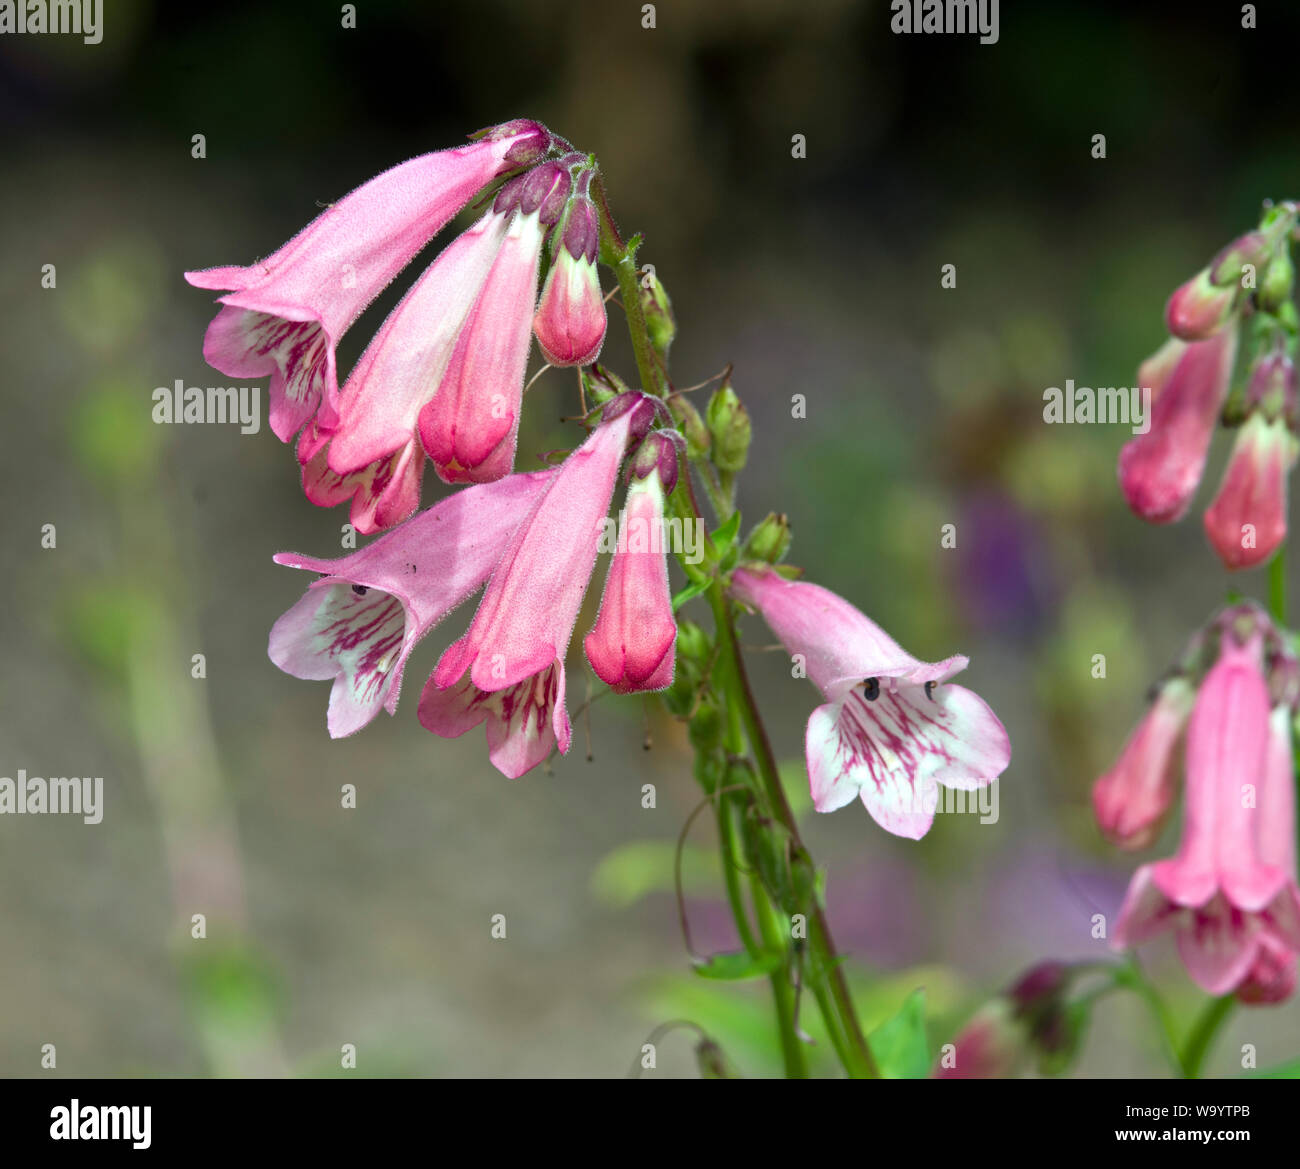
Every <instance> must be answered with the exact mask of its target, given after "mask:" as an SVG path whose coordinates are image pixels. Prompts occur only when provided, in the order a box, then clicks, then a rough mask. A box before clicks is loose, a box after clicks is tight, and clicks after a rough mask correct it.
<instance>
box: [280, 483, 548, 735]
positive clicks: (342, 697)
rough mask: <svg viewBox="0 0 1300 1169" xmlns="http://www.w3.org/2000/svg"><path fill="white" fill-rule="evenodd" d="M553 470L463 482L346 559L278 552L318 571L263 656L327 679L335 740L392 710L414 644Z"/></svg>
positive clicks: (299, 674)
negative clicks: (383, 710) (476, 483)
mask: <svg viewBox="0 0 1300 1169" xmlns="http://www.w3.org/2000/svg"><path fill="white" fill-rule="evenodd" d="M556 474H557V472H556V471H536V472H532V473H530V474H520V475H512V476H510V477H509V478H507V479H502V480H501V481H500V482H497V483H492V484H486V485H483V486H479V487H472V488H467V489H466V490H464V491H460V492H457V493H456V494H455V495H452V496H449V497H448V498H447V499H444V500H442V501H441V502H439V503H437V504H435V505H434V506H433V507H431V508H429V509H428V510H427V511H425V512H423V513H422V514H421V515H419V516H417V517H415V518H414V519H412V520H410V521H408V522H407V523H406V524H403V525H402V526H401V527H400V528H398V529H397V530H395V531H392V532H388V533H386V534H385V535H383V536H380V537H379V538H378V539H377V540H374V541H372V542H371V543H369V544H367V545H366V546H365V547H363V548H360V549H358V550H357V551H356V552H353V553H351V554H350V555H348V556H342V557H339V558H337V559H333V560H321V559H317V558H315V557H311V556H299V555H298V554H297V553H294V552H281V553H280V554H279V555H278V556H276V557H275V561H276V563H277V564H286V565H289V566H290V567H292V568H303V569H307V570H308V571H311V572H319V573H322V574H324V575H322V576H321V577H320V579H319V580H315V581H313V582H312V583H311V584H310V585H309V586H308V588H307V591H306V592H305V593H304V594H303V596H302V598H301V600H299V601H298V602H297V603H296V604H295V605H293V606H292V607H291V608H290V609H289V610H288V611H287V612H286V613H285V614H284V615H283V616H282V617H281V618H280V619H279V620H278V621H277V622H276V623H275V626H274V627H273V628H272V630H271V640H270V647H269V653H270V657H271V660H272V661H273V662H274V663H275V664H276V665H277V666H279V667H280V669H282V670H284V671H285V672H286V673H288V674H292V675H293V676H294V677H296V678H307V679H320V680H327V679H333V681H334V687H333V689H332V690H331V692H330V703H329V716H328V725H329V732H330V735H331V736H332V737H334V738H341V737H342V736H344V735H350V734H352V733H353V732H354V731H358V730H360V729H361V728H362V727H363V726H365V725H366V724H367V723H368V722H370V720H371V719H373V718H374V717H375V715H376V714H378V713H379V708H380V707H381V706H383V707H385V708H386V709H387V710H388V712H389V714H392V713H393V711H394V710H396V708H397V699H398V693H399V691H400V689H401V685H402V672H403V670H404V668H405V666H406V659H407V657H408V656H409V655H410V653H411V650H412V649H414V647H415V645H416V643H417V642H418V641H419V640H420V639H421V638H422V637H423V636H424V635H425V634H426V633H428V632H429V630H430V629H432V628H433V626H435V625H436V624H437V623H438V622H439V621H441V620H442V618H443V617H445V616H446V615H447V614H448V613H450V612H451V610H452V609H454V608H455V607H456V606H457V605H459V604H460V603H461V602H462V601H464V600H465V599H466V598H467V597H469V596H470V595H471V594H472V593H474V592H475V591H476V590H477V589H479V588H480V587H482V585H483V582H484V581H486V580H487V578H488V576H489V575H490V574H491V573H492V570H493V569H494V568H495V567H496V564H497V562H498V561H499V560H500V559H501V555H502V553H503V552H504V551H505V549H506V546H507V544H508V542H509V539H510V537H511V535H512V534H513V533H514V530H515V527H516V526H517V525H518V523H519V521H520V519H521V517H522V515H523V514H525V513H526V512H527V509H528V508H529V507H530V506H531V505H532V503H533V502H534V501H535V500H536V499H537V498H538V497H539V496H540V495H541V493H542V492H543V491H544V490H545V489H546V487H547V485H548V484H549V483H550V482H551V481H552V480H553V479H554V477H555V475H556Z"/></svg>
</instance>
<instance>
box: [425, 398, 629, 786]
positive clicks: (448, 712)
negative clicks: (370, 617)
mask: <svg viewBox="0 0 1300 1169" xmlns="http://www.w3.org/2000/svg"><path fill="white" fill-rule="evenodd" d="M645 404H646V405H648V403H645ZM618 405H619V399H615V401H614V402H612V403H610V406H609V407H606V410H607V412H609V413H614V414H615V415H616V416H615V417H614V418H613V419H612V420H611V421H607V422H604V423H603V424H602V425H600V426H598V427H597V428H596V430H595V431H594V432H593V433H592V434H591V436H590V437H589V438H588V439H587V441H586V442H584V443H583V444H582V446H580V447H579V448H578V449H577V450H576V451H574V452H573V453H572V454H571V455H569V457H568V458H567V459H565V461H564V464H563V465H562V466H561V467H560V469H559V471H558V473H557V474H556V475H555V478H554V479H553V480H552V481H551V484H550V486H549V487H548V488H547V490H546V492H545V494H543V495H542V496H541V498H540V499H538V501H537V503H536V504H535V505H534V507H533V509H532V511H531V513H530V514H529V515H528V516H527V518H526V519H525V520H524V521H523V523H522V524H520V526H519V528H518V529H517V530H516V532H515V534H514V536H513V537H512V539H511V542H510V546H509V548H508V549H507V550H506V552H505V555H504V556H503V557H502V559H501V563H500V566H499V567H498V568H497V570H496V572H495V573H494V574H493V577H492V580H491V583H490V584H489V585H488V587H487V591H486V593H484V595H483V600H482V601H481V602H480V603H479V607H478V611H477V612H476V613H475V614H474V620H473V621H472V622H471V624H470V627H469V630H468V632H467V633H466V634H465V636H464V637H462V638H461V639H460V640H459V641H457V642H454V643H453V644H452V645H450V646H449V647H448V648H447V650H446V652H445V653H444V654H443V655H442V658H441V659H440V660H439V662H438V665H437V667H436V668H435V669H434V671H433V675H432V676H431V677H430V678H429V681H428V683H427V685H426V686H425V688H424V693H423V695H422V696H421V699H420V721H421V722H422V723H423V724H424V726H425V727H427V728H428V729H429V730H430V731H432V732H433V733H434V734H436V735H442V736H443V737H444V738H449V737H455V736H457V735H461V734H464V733H465V732H466V731H467V730H469V729H470V728H471V727H474V726H477V725H478V724H479V723H481V722H483V721H485V720H487V721H488V747H489V757H490V758H491V760H492V762H493V763H494V764H495V765H496V766H497V767H498V768H499V769H500V770H501V771H502V772H503V773H505V774H506V775H508V776H510V777H511V778H515V777H517V776H519V775H522V774H523V773H524V772H525V771H527V770H528V769H529V768H531V767H534V766H536V765H537V764H538V763H540V762H541V761H542V760H543V759H545V758H546V756H547V755H548V754H549V752H550V749H551V746H552V745H553V744H558V746H559V749H560V751H561V752H562V753H563V752H567V751H568V749H569V740H570V725H569V715H568V711H567V710H566V709H565V706H564V695H565V676H564V658H565V655H566V653H567V651H568V646H569V639H570V637H571V636H572V633H573V626H574V623H575V622H576V621H577V619H578V610H579V608H580V607H581V605H582V598H583V594H584V593H585V592H586V591H587V584H588V582H589V580H590V578H591V570H592V568H593V567H594V566H595V561H596V553H597V547H598V543H599V539H600V534H601V530H602V527H603V523H602V521H603V520H604V519H605V516H606V514H607V513H608V511H609V504H610V498H611V496H612V495H613V492H614V482H615V480H616V478H617V477H618V468H619V464H620V463H621V462H622V460H623V453H624V451H625V449H626V447H627V441H628V436H629V434H632V433H636V432H637V430H638V429H639V430H640V433H644V428H645V427H646V426H648V424H649V416H647V415H646V413H645V411H644V410H643V409H642V405H641V404H638V405H636V406H634V408H633V409H630V410H629V409H626V408H622V407H620V408H621V409H622V412H621V413H618V412H617V411H616V410H611V409H610V407H615V406H618ZM650 414H651V416H652V414H653V408H652V407H651V408H650Z"/></svg>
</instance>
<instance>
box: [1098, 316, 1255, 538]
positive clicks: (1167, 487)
mask: <svg viewBox="0 0 1300 1169" xmlns="http://www.w3.org/2000/svg"><path fill="white" fill-rule="evenodd" d="M1237 332H1238V330H1237V327H1236V326H1235V325H1233V326H1232V327H1230V328H1225V329H1221V330H1220V331H1219V332H1217V333H1215V334H1214V335H1213V336H1212V337H1211V338H1210V339H1209V340H1207V341H1198V342H1195V343H1193V344H1190V345H1186V346H1185V347H1182V348H1179V346H1181V344H1182V343H1181V342H1178V343H1175V344H1174V345H1172V346H1171V345H1166V346H1165V347H1163V348H1162V349H1161V350H1160V351H1159V352H1158V353H1157V354H1156V355H1155V356H1154V357H1153V358H1152V359H1151V361H1150V362H1149V363H1147V364H1146V365H1145V366H1143V368H1142V369H1141V370H1139V380H1141V381H1143V384H1144V385H1145V384H1147V382H1146V378H1147V377H1150V378H1151V390H1152V397H1153V404H1152V409H1151V429H1150V430H1149V431H1147V433H1146V434H1139V435H1137V436H1135V437H1134V438H1132V439H1130V440H1129V441H1128V442H1127V443H1125V445H1124V448H1123V450H1121V451H1120V455H1119V481H1120V486H1121V487H1122V488H1123V491H1124V498H1125V499H1127V500H1128V505H1129V507H1131V508H1132V509H1133V511H1134V512H1135V513H1136V514H1137V515H1139V516H1141V517H1142V518H1143V519H1145V520H1150V521H1151V522H1152V523H1157V524H1167V523H1172V522H1173V521H1174V520H1177V519H1179V518H1181V517H1182V515H1183V513H1184V512H1186V510H1187V506H1188V504H1189V503H1191V501H1192V496H1193V495H1195V494H1196V487H1197V485H1198V484H1199V483H1200V481H1201V474H1202V472H1203V471H1204V470H1205V456H1206V454H1207V452H1208V451H1209V449H1210V439H1211V438H1212V437H1213V436H1214V428H1215V427H1216V426H1217V425H1218V423H1219V413H1220V411H1221V410H1222V409H1223V401H1224V398H1225V397H1226V396H1227V392H1228V382H1229V379H1230V378H1231V376H1232V366H1233V362H1234V361H1235V359H1236V354H1237ZM1175 358H1176V363H1175V362H1174V359H1175ZM1171 363H1172V368H1171Z"/></svg>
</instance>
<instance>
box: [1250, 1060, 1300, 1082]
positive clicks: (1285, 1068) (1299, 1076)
mask: <svg viewBox="0 0 1300 1169" xmlns="http://www.w3.org/2000/svg"><path fill="white" fill-rule="evenodd" d="M1245 1078H1247V1079H1256V1080H1300V1059H1293V1060H1292V1061H1291V1062H1290V1063H1284V1064H1279V1065H1278V1066H1277V1067H1275V1068H1268V1069H1266V1070H1265V1071H1262V1072H1251V1073H1250V1075H1249V1076H1247V1077H1245Z"/></svg>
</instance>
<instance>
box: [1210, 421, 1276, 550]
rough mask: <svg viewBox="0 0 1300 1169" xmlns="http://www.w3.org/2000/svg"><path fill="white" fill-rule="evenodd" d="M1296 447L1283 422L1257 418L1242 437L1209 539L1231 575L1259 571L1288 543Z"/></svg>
mask: <svg viewBox="0 0 1300 1169" xmlns="http://www.w3.org/2000/svg"><path fill="white" fill-rule="evenodd" d="M1295 448H1296V443H1295V439H1294V438H1293V437H1292V436H1291V432H1290V431H1289V430H1288V429H1287V426H1286V423H1285V421H1283V419H1281V418H1277V419H1274V420H1272V421H1270V420H1269V419H1268V418H1266V417H1265V416H1264V414H1263V413H1261V412H1256V413H1254V414H1251V416H1250V417H1249V418H1247V419H1246V421H1245V423H1244V424H1243V425H1242V427H1241V429H1240V430H1239V431H1238V432H1237V440H1236V442H1235V443H1234V444H1233V447H1232V454H1231V455H1230V456H1229V457H1228V466H1227V469H1226V470H1225V471H1224V473H1223V482H1222V483H1221V484H1220V485H1219V493H1218V494H1217V495H1216V496H1215V497H1214V502H1213V503H1211V504H1210V506H1209V507H1208V508H1207V509H1206V512H1205V534H1206V535H1207V536H1208V537H1209V540H1210V543H1211V545H1213V547H1214V550H1215V552H1217V553H1218V554H1219V559H1220V560H1222V561H1223V565H1224V567H1225V568H1228V569H1240V568H1253V567H1254V566H1255V565H1257V564H1262V563H1263V562H1264V561H1265V560H1267V559H1268V558H1269V557H1270V556H1272V555H1273V553H1274V552H1276V551H1277V549H1278V547H1279V546H1280V545H1281V543H1282V541H1283V540H1285V539H1286V512H1287V499H1286V496H1287V492H1286V486H1287V475H1288V474H1289V472H1290V470H1291V465H1292V464H1293V463H1294V462H1295V457H1296V449H1295Z"/></svg>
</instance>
